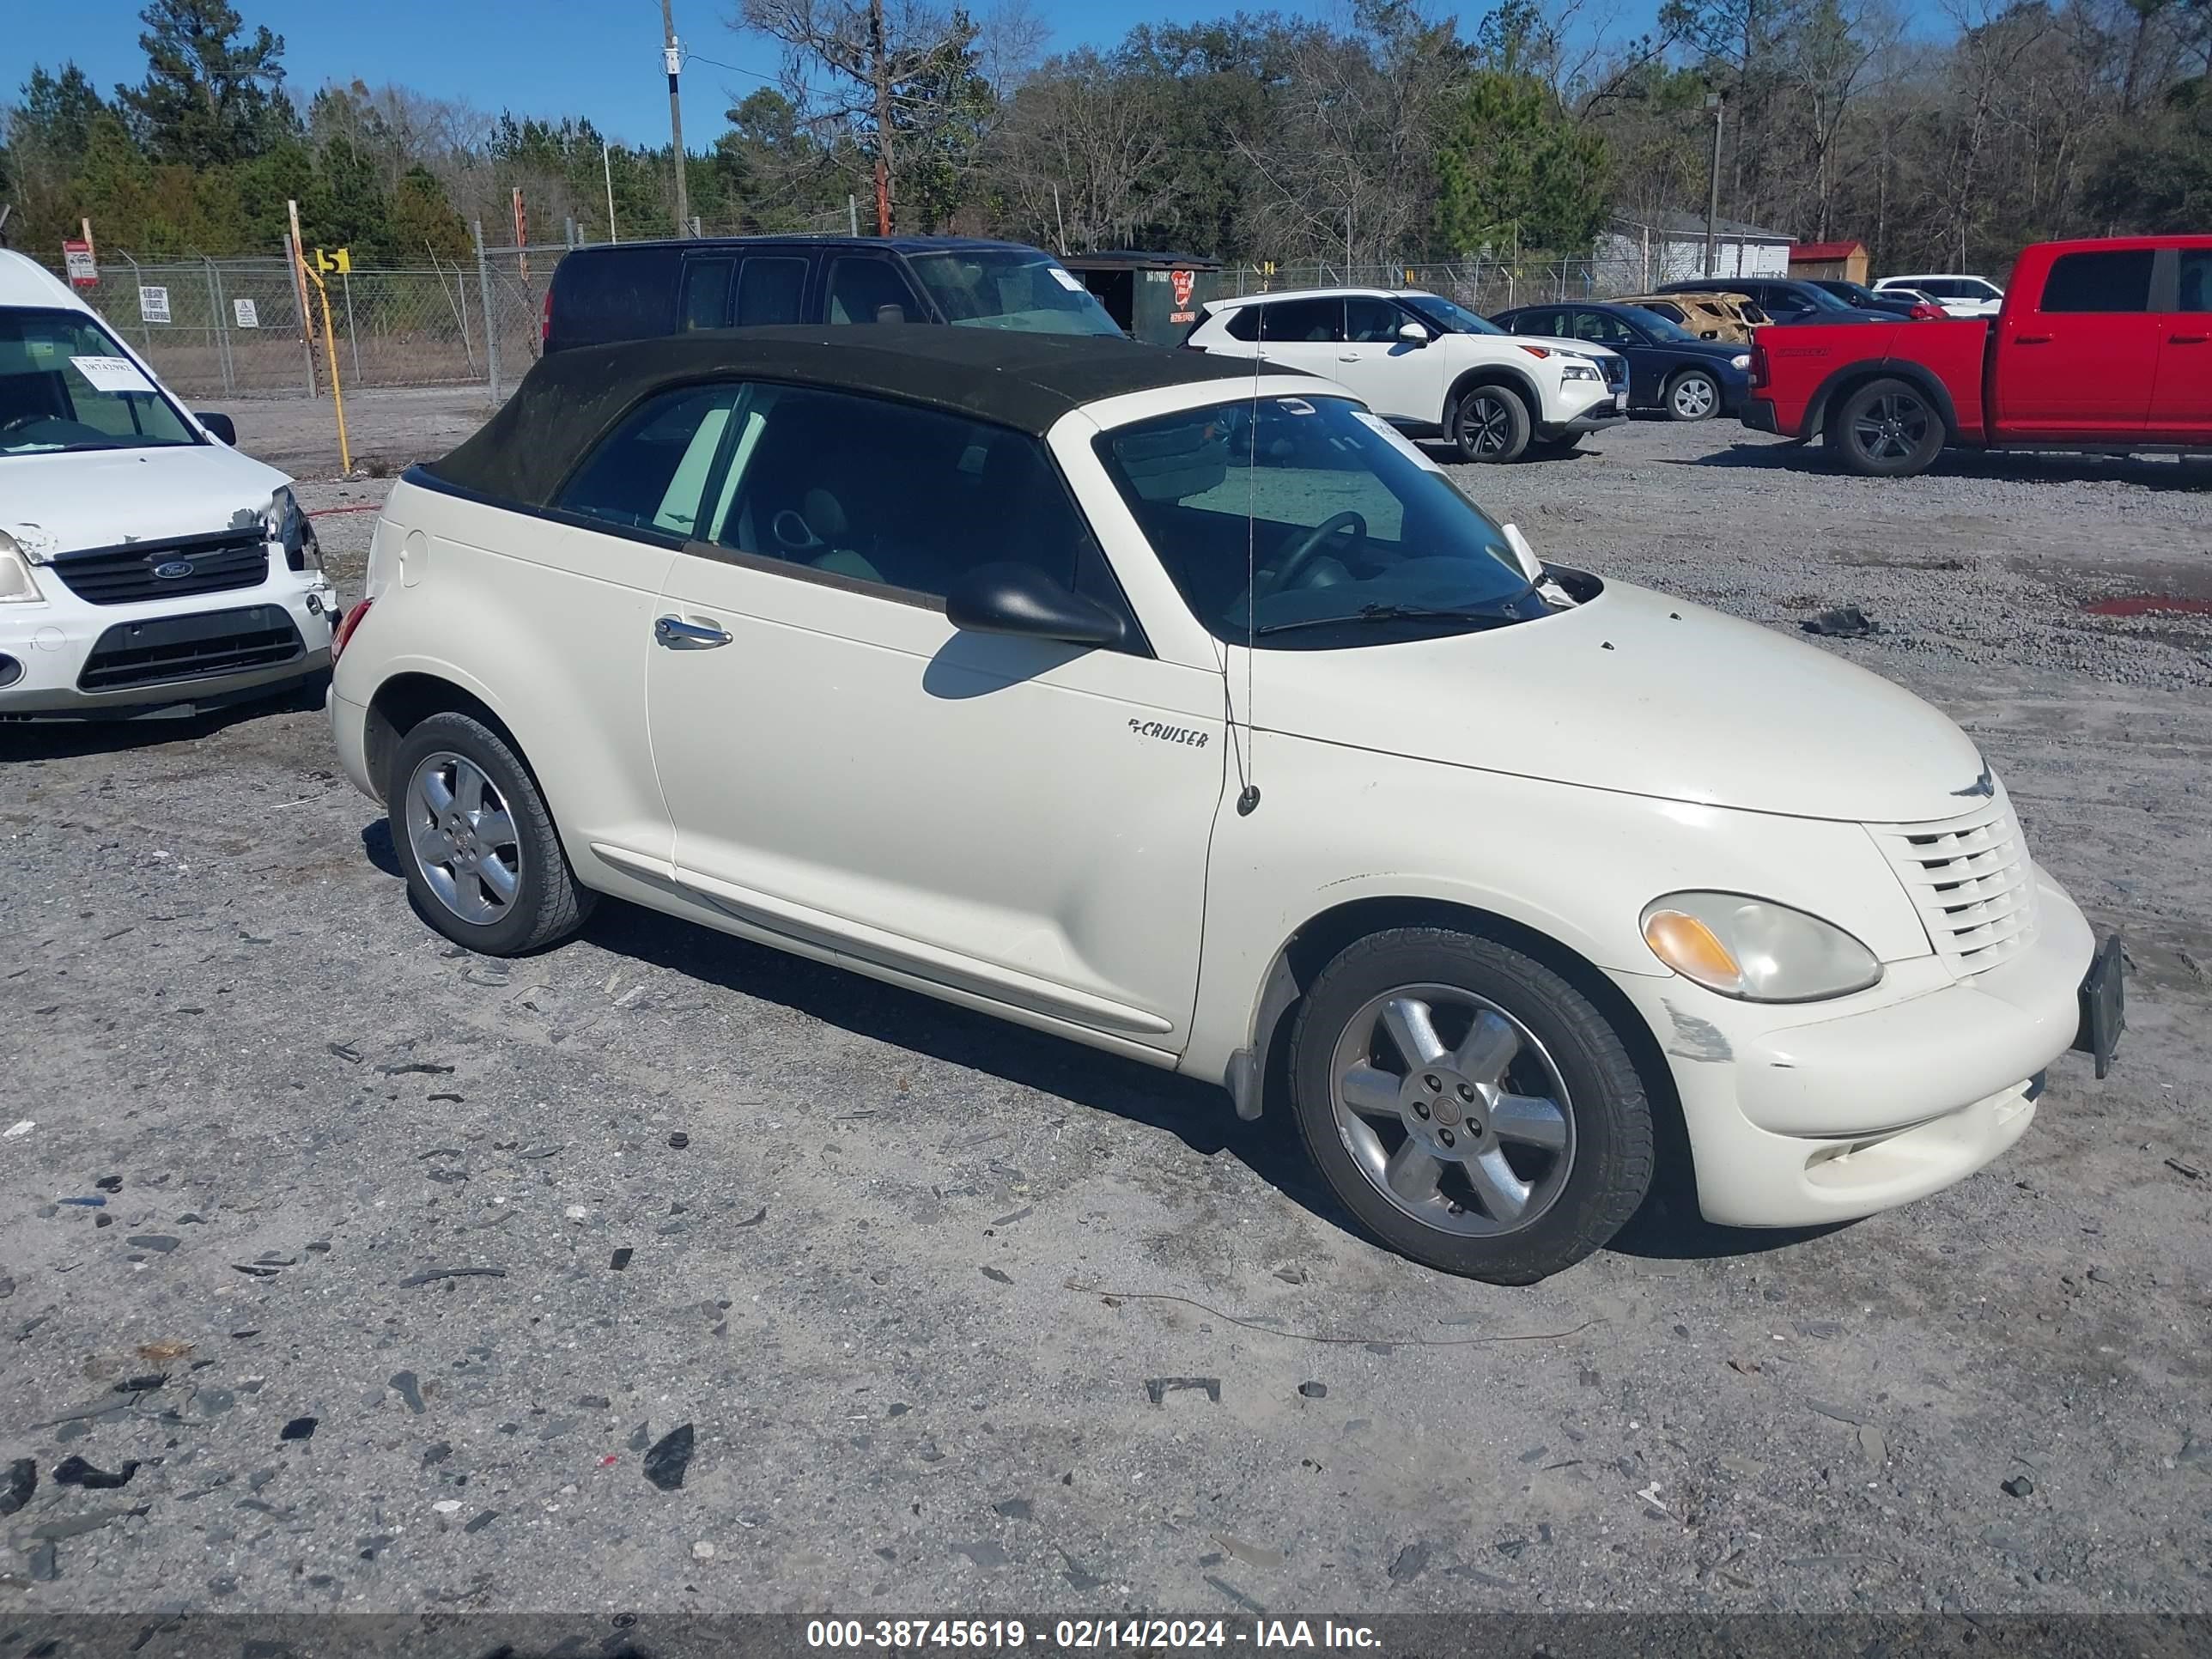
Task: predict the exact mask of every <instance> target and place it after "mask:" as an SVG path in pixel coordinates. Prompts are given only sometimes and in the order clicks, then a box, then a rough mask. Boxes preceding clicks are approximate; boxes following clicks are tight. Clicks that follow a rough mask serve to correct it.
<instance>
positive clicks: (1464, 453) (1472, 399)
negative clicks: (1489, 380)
mask: <svg viewBox="0 0 2212 1659" xmlns="http://www.w3.org/2000/svg"><path fill="white" fill-rule="evenodd" d="M1531 429H1532V428H1531V422H1530V421H1529V419H1528V404H1527V403H1525V402H1524V401H1523V400H1522V397H1521V394H1520V393H1519V392H1516V391H1514V390H1513V388H1512V387H1510V386H1469V387H1468V389H1467V390H1466V391H1465V392H1462V393H1461V394H1460V397H1459V400H1458V402H1457V403H1455V404H1453V406H1452V418H1451V438H1452V442H1453V443H1454V444H1455V445H1456V446H1458V448H1459V457H1460V459H1462V460H1463V461H1469V462H1473V463H1475V464H1478V465H1481V464H1489V463H1498V462H1504V461H1517V460H1519V459H1521V455H1522V451H1524V450H1526V449H1527V448H1528V435H1529V432H1530V430H1531Z"/></svg>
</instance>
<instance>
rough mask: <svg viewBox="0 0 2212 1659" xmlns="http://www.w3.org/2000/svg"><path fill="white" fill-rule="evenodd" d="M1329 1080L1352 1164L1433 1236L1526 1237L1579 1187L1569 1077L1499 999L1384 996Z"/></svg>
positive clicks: (1355, 1023)
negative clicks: (1572, 1185) (1573, 1177)
mask: <svg viewBox="0 0 2212 1659" xmlns="http://www.w3.org/2000/svg"><path fill="white" fill-rule="evenodd" d="M1329 1079H1330V1082H1329V1093H1330V1102H1331V1104H1332V1106H1333V1108H1334V1115H1335V1119H1336V1128H1337V1133H1338V1134H1339V1135H1340V1137H1341V1138H1342V1139H1343V1142H1344V1146H1345V1148H1346V1151H1348V1152H1350V1153H1351V1154H1352V1161H1353V1162H1354V1163H1355V1164H1358V1167H1359V1169H1360V1170H1361V1172H1362V1173H1363V1174H1364V1175H1365V1176H1366V1177H1367V1178H1368V1180H1369V1181H1370V1182H1373V1183H1374V1185H1375V1187H1376V1189H1377V1190H1378V1191H1379V1192H1381V1193H1382V1194H1383V1196H1384V1197H1385V1198H1387V1199H1388V1200H1389V1201H1390V1202H1391V1203H1392V1204H1393V1205H1394V1206H1396V1207H1397V1208H1398V1209H1399V1210H1401V1211H1402V1212H1405V1213H1406V1214H1407V1215H1408V1216H1410V1217H1412V1218H1413V1219H1414V1220H1416V1221H1419V1222H1420V1223H1421V1224H1422V1225H1425V1226H1430V1227H1435V1228H1437V1229H1438V1230H1440V1231H1445V1232H1450V1233H1458V1234H1462V1235H1466V1236H1473V1237H1498V1236H1500V1235H1503V1234H1507V1233H1514V1232H1518V1231H1522V1229H1523V1228H1526V1227H1528V1226H1530V1225H1534V1222H1535V1221H1536V1220H1537V1219H1538V1218H1540V1217H1541V1216H1542V1215H1543V1214H1544V1213H1545V1212H1547V1210H1549V1209H1550V1208H1551V1207H1552V1206H1553V1204H1554V1203H1556V1202H1557V1201H1558V1200H1559V1194H1561V1193H1562V1192H1564V1191H1565V1188H1566V1185H1567V1178H1568V1176H1569V1174H1570V1173H1571V1170H1572V1169H1573V1166H1574V1158H1575V1123H1574V1110H1573V1103H1572V1102H1571V1099H1570V1098H1569V1096H1568V1092H1567V1087H1566V1083H1565V1079H1564V1078H1562V1076H1561V1075H1560V1073H1559V1066H1558V1065H1557V1064H1556V1063H1555V1062H1554V1061H1553V1059H1552V1056H1551V1055H1550V1054H1549V1053H1548V1052H1547V1051H1546V1049H1545V1048H1544V1045H1543V1044H1542V1043H1541V1042H1539V1041H1538V1040H1537V1038H1536V1037H1535V1036H1534V1033H1532V1032H1531V1031H1530V1030H1528V1027H1527V1026H1525V1025H1523V1024H1522V1023H1521V1022H1520V1021H1519V1020H1517V1019H1516V1018H1514V1017H1513V1015H1512V1014H1511V1013H1510V1012H1509V1011H1507V1010H1506V1009H1504V1008H1502V1007H1500V1006H1498V1004H1496V1003H1494V1002H1492V1001H1490V1000H1487V999H1486V998H1484V997H1480V996H1477V995H1475V994H1474V993H1473V992H1471V991H1466V990H1462V989H1460V988H1459V987H1455V986H1449V985H1435V984H1429V985H1405V986H1400V987H1397V988H1395V989H1394V990H1390V991H1387V992H1385V993H1383V994H1382V995H1381V996H1378V997H1376V998H1374V999H1373V1000H1370V1001H1369V1002H1368V1003H1367V1004H1366V1005H1365V1006H1363V1007H1362V1008H1361V1009H1360V1010H1359V1012H1358V1013H1356V1014H1354V1015H1353V1017H1352V1018H1351V1019H1350V1020H1349V1021H1347V1022H1346V1024H1345V1027H1344V1029H1343V1030H1342V1032H1341V1033H1340V1036H1339V1037H1338V1039H1337V1042H1336V1046H1335V1049H1334V1053H1333V1054H1332V1056H1331V1060H1330V1066H1329Z"/></svg>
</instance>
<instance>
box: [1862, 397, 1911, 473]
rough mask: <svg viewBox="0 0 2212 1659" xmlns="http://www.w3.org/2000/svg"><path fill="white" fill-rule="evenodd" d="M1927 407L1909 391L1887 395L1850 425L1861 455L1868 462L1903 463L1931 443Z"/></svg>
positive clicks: (1875, 402) (1871, 405)
mask: <svg viewBox="0 0 2212 1659" xmlns="http://www.w3.org/2000/svg"><path fill="white" fill-rule="evenodd" d="M1930 418H1931V417H1930V416H1929V410H1928V405H1927V404H1924V403H1923V402H1921V401H1920V399H1919V398H1916V397H1914V396H1912V394H1911V393H1910V392H1884V393H1883V394H1882V395H1881V397H1879V398H1875V399H1874V400H1873V401H1872V402H1871V403H1869V404H1868V405H1867V406H1866V407H1865V408H1864V409H1863V410H1860V411H1859V414H1858V418H1857V420H1855V421H1854V422H1852V423H1851V436H1852V438H1853V440H1854V441H1857V445H1858V447H1859V453H1862V454H1863V455H1864V456H1866V457H1867V459H1869V460H1875V461H1901V460H1904V459H1906V458H1907V457H1908V456H1911V455H1912V454H1913V453H1916V452H1917V450H1918V449H1919V448H1920V447H1921V446H1922V445H1923V444H1924V443H1925V442H1927V441H1928V429H1929V419H1930Z"/></svg>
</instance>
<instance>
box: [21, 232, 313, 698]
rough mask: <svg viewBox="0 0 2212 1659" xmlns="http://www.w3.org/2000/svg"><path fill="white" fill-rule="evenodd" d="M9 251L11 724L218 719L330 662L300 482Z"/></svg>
mask: <svg viewBox="0 0 2212 1659" xmlns="http://www.w3.org/2000/svg"><path fill="white" fill-rule="evenodd" d="M232 437H234V433H233V432H232V430H231V427H230V422H228V419H226V418H225V417H224V416H220V415H207V416H196V415H193V414H191V413H190V412H189V411H187V410H185V407H184V406H183V405H182V404H179V402H178V401H177V400H176V399H175V398H173V397H171V396H170V395H169V393H168V392H167V391H166V390H165V389H164V388H163V387H162V386H161V383H160V381H158V380H156V379H155V376H154V372H153V370H152V369H150V368H148V367H147V366H146V364H145V362H143V360H142V359H141V358H140V357H139V356H137V353H135V352H133V351H132V350H131V348H130V347H129V346H128V345H127V344H125V343H124V342H123V341H122V340H120V339H118V337H116V336H115V335H114V334H113V333H112V332H111V331H109V329H108V327H107V325H106V324H105V323H103V322H102V321H101V320H100V318H99V316H98V315H97V314H96V313H94V311H93V310H92V309H91V307H88V306H87V305H86V304H85V303H84V302H83V301H81V300H79V299H78V298H77V297H76V295H74V294H72V293H71V292H70V290H69V289H67V288H66V287H64V285H63V284H62V283H60V282H59V281H58V279H57V278H55V277H54V276H51V275H50V274H48V273H47V272H46V271H44V270H40V268H39V267H38V266H36V265H34V264H32V263H31V262H30V261H29V260H28V259H27V258H24V257H23V256H22V255H21V254H20V253H9V252H4V251H0V719H9V718H13V717H19V716H30V717H51V716H62V717H69V716H92V717H100V716H114V715H132V714H145V713H149V712H151V711H153V710H155V709H175V708H185V709H191V708H209V707H212V706H215V705H217V704H220V703H223V702H234V701H237V700H239V699H241V698H246V697H257V696H268V695H269V694H270V693H271V692H272V691H275V690H280V689H282V688H283V687H284V686H286V685H289V684H295V683H296V682H298V681H301V680H303V679H305V678H308V677H310V676H312V675H313V674H315V673H318V672H319V671H321V670H322V669H323V668H324V667H325V666H326V665H328V663H329V661H330V644H331V623H332V622H333V621H334V620H335V618H334V617H333V611H334V610H335V607H336V605H337V592H336V590H334V589H333V588H332V587H331V585H330V583H329V581H328V580H326V579H325V576H324V574H323V568H322V560H321V556H320V554H319V550H318V549H317V547H316V544H315V534H314V530H313V526H311V525H310V524H309V523H308V521H307V516H306V514H305V513H302V512H301V510H300V506H299V503H298V502H297V501H295V500H294V499H293V495H292V490H291V487H290V480H289V479H288V478H286V477H285V476H284V475H283V473H281V472H279V471H276V469H275V468H273V467H269V466H264V465H262V464H261V463H260V462H259V461H257V460H254V459H252V458H251V457H248V456H246V455H242V454H240V453H239V452H238V451H237V450H235V449H234V448H232V447H230V440H231V439H232Z"/></svg>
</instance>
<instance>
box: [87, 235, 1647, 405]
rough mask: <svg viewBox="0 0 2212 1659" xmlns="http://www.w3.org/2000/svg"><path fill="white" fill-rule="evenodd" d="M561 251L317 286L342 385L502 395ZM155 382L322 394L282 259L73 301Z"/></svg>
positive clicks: (528, 356) (1490, 272)
mask: <svg viewBox="0 0 2212 1659" xmlns="http://www.w3.org/2000/svg"><path fill="white" fill-rule="evenodd" d="M565 252H568V248H567V247H566V246H563V245H562V244H560V243H557V242H556V243H553V244H550V245H547V246H532V247H483V246H479V247H478V249H477V251H476V252H474V253H473V254H472V255H471V256H470V257H469V258H466V259H465V260H464V261H462V262H461V263H459V264H443V263H435V264H424V265H420V266H410V267H402V268H396V269H385V268H377V269H368V268H362V267H356V269H355V270H353V271H351V272H350V273H349V274H343V275H342V274H339V273H337V272H335V271H333V272H330V273H327V274H326V275H325V276H324V279H323V280H324V282H325V283H326V284H327V286H328V293H329V298H330V318H331V336H332V338H333V340H334V342H335V343H336V346H337V368H338V375H339V378H340V380H342V381H343V384H344V386H346V387H347V389H349V390H350V389H352V388H354V387H357V386H360V387H386V386H390V387H399V386H483V387H485V388H486V389H487V391H489V392H490V393H491V395H492V396H493V398H495V399H496V398H499V397H501V396H502V395H504V393H505V392H507V391H509V390H512V389H513V386H514V385H515V383H516V382H517V381H518V380H520V379H521V378H522V376H523V375H524V374H526V373H527V372H528V370H529V368H530V366H531V364H532V363H533V362H536V361H537V360H538V352H539V350H540V349H541V343H542V340H543V332H542V330H543V322H544V307H545V294H546V289H547V285H548V284H549V283H550V282H551V280H552V276H553V268H554V266H555V265H556V264H559V263H560V260H561V256H562V254H564V253H565ZM1611 276H1613V272H1612V271H1611V270H1609V269H1608V268H1606V267H1604V266H1602V265H1601V264H1600V262H1598V261H1595V260H1591V259H1549V260H1538V259H1522V260H1511V261H1507V260H1469V261H1465V262H1461V263H1454V264H1435V263H1423V262H1421V261H1418V260H1409V261H1407V262H1406V263H1404V264H1390V265H1379V266H1378V265H1356V266H1355V265H1343V264H1330V263H1328V262H1327V261H1313V262H1306V263H1300V264H1275V265H1272V266H1270V265H1264V264H1243V265H1235V266H1231V267H1229V268H1227V269H1226V270H1224V271H1223V272H1222V282H1221V286H1220V290H1219V291H1220V292H1221V293H1222V294H1224V295H1243V294H1255V293H1260V292H1262V291H1267V290H1275V291H1279V290H1282V289H1297V288H1334V287H1358V288H1370V287H1372V288H1425V289H1430V290H1431V291H1433V292H1435V293H1438V294H1443V295H1447V296H1449V298H1451V299H1454V300H1455V301H1458V302H1459V303H1460V304H1462V305H1463V306H1466V307H1468V309H1470V310H1473V311H1475V312H1478V313H1482V314H1484V315H1488V314H1490V313H1493V312H1498V311H1504V310H1506V309H1508V308H1509V307H1513V306H1518V305H1529V304H1535V303H1540V302H1541V301H1547V300H1553V301H1563V300H1576V299H1585V298H1596V297H1600V296H1601V295H1604V294H1605V293H1607V292H1609V291H1611V289H1610V286H1609V284H1608V280H1607V279H1608V278H1610V277H1611ZM78 292H79V293H80V294H82V295H83V296H84V298H85V299H86V300H87V301H88V302H89V303H90V304H91V305H92V306H93V307H94V309H95V310H97V311H99V312H100V313H101V314H102V315H103V316H104V317H105V318H106V319H107V321H108V323H109V325H111V326H112V328H114V329H115V331H117V332H118V333H119V334H121V335H122V336H123V337H125V339H127V340H129V341H130V342H131V344H132V345H133V346H135V347H137V349H138V350H139V351H140V352H141V353H142V354H143V356H145V358H146V360H147V361H148V362H150V363H151V364H153V366H154V368H155V372H156V373H157V374H160V375H161V378H162V380H165V381H167V383H168V384H169V385H170V386H173V388H175V390H176V391H178V392H180V393H182V394H183V395H185V397H188V398H265V397H284V398H297V397H319V396H326V395H328V393H329V391H330V387H329V386H328V384H327V382H328V380H329V372H328V368H327V359H326V356H325V344H324V341H323V337H322V328H323V323H322V310H321V303H320V300H319V296H318V295H316V293H315V291H314V288H313V284H312V283H310V284H308V285H307V310H306V313H305V315H304V316H303V315H302V313H301V301H300V286H299V279H298V278H297V277H296V276H295V273H294V272H293V271H292V270H291V268H290V266H289V263H288V262H287V261H286V260H285V259H283V258H281V257H274V256H272V257H270V258H254V259H193V260H187V261H176V262H171V263H166V264H137V263H135V262H133V261H131V259H130V258H128V257H126V256H115V255H111V256H109V257H108V258H106V259H104V260H103V261H102V264H101V268H100V281H99V283H97V284H96V285H94V286H93V287H90V288H87V289H79V290H78Z"/></svg>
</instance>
